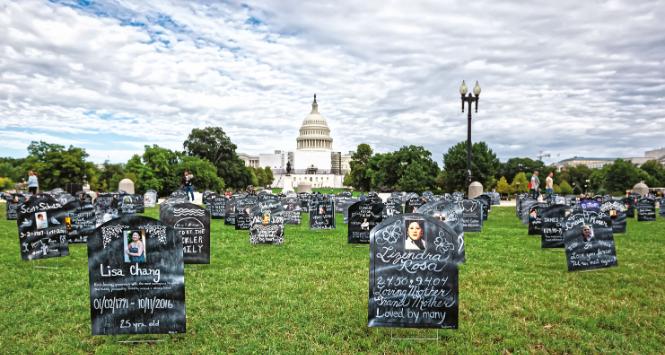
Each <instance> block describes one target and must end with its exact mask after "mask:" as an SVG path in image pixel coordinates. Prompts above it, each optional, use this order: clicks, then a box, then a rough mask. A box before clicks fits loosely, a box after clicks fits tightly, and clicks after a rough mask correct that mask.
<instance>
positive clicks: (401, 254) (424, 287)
mask: <svg viewBox="0 0 665 355" xmlns="http://www.w3.org/2000/svg"><path fill="white" fill-rule="evenodd" d="M454 239H455V232H454V231H453V230H452V229H451V228H450V227H449V226H448V225H446V224H445V223H442V222H440V221H438V220H436V219H435V218H433V217H431V216H427V215H423V214H402V215H399V216H394V217H391V218H388V219H387V220H384V221H383V222H382V223H381V224H379V225H377V226H376V227H375V228H374V229H373V230H372V232H371V235H370V268H369V301H368V326H370V327H411V328H452V329H456V328H457V327H458V309H459V283H458V269H457V262H456V260H458V259H459V256H458V255H456V249H455V245H454Z"/></svg>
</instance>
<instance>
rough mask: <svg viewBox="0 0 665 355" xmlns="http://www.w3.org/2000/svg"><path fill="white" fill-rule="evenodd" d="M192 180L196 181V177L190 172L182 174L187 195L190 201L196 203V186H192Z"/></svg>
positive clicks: (186, 171)
mask: <svg viewBox="0 0 665 355" xmlns="http://www.w3.org/2000/svg"><path fill="white" fill-rule="evenodd" d="M192 180H194V175H192V173H190V172H189V170H185V172H184V173H183V174H182V186H183V187H184V188H185V193H186V194H187V198H189V200H190V201H194V185H193V184H192V182H193V181H192Z"/></svg>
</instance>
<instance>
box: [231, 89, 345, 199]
mask: <svg viewBox="0 0 665 355" xmlns="http://www.w3.org/2000/svg"><path fill="white" fill-rule="evenodd" d="M332 144H333V139H332V137H330V128H328V123H327V122H326V119H325V118H324V117H323V116H321V114H320V113H319V104H318V103H317V102H316V94H314V101H313V102H312V111H311V112H310V113H309V115H307V116H305V119H304V120H303V121H302V125H301V126H300V130H299V135H298V138H296V151H295V152H293V151H291V152H287V151H282V150H276V151H275V152H274V153H272V154H269V153H268V154H259V155H258V156H251V155H248V154H244V153H239V154H238V156H239V157H240V159H242V160H243V161H244V162H245V165H246V166H251V167H254V168H258V167H261V168H264V167H269V168H270V169H271V170H272V172H273V175H274V177H275V180H274V181H273V186H272V187H280V188H283V189H284V190H285V191H289V190H293V189H295V188H296V187H297V186H298V185H299V184H300V183H301V182H309V183H310V184H311V186H312V187H342V186H343V185H342V182H343V180H344V174H346V173H348V172H349V171H350V170H351V167H350V165H349V163H350V161H351V152H349V154H342V153H341V152H334V151H333V145H332ZM289 168H290V174H287V170H289Z"/></svg>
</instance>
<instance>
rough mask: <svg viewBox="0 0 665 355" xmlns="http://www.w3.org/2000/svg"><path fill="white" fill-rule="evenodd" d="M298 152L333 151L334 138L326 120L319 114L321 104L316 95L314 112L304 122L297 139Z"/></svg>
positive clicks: (313, 103)
mask: <svg viewBox="0 0 665 355" xmlns="http://www.w3.org/2000/svg"><path fill="white" fill-rule="evenodd" d="M296 141H297V142H298V150H324V151H332V141H333V140H332V138H331V137H330V128H328V123H327V122H326V119H325V118H324V117H323V116H321V114H319V104H317V102H316V94H314V101H313V102H312V112H310V113H309V115H307V116H306V117H305V119H304V120H303V121H302V126H300V134H299V135H298V138H297V139H296Z"/></svg>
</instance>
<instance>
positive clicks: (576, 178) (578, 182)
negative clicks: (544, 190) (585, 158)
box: [555, 164, 593, 193]
mask: <svg viewBox="0 0 665 355" xmlns="http://www.w3.org/2000/svg"><path fill="white" fill-rule="evenodd" d="M592 172H593V171H592V170H591V169H590V168H589V167H588V166H586V165H584V164H582V165H577V166H567V167H565V168H563V169H562V170H561V172H560V173H559V174H558V181H559V184H560V183H561V181H563V180H566V181H567V182H568V183H569V184H571V185H572V186H573V190H574V191H573V193H583V192H584V185H585V184H586V180H589V179H590V177H591V173H592ZM556 176H557V175H555V177H556Z"/></svg>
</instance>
